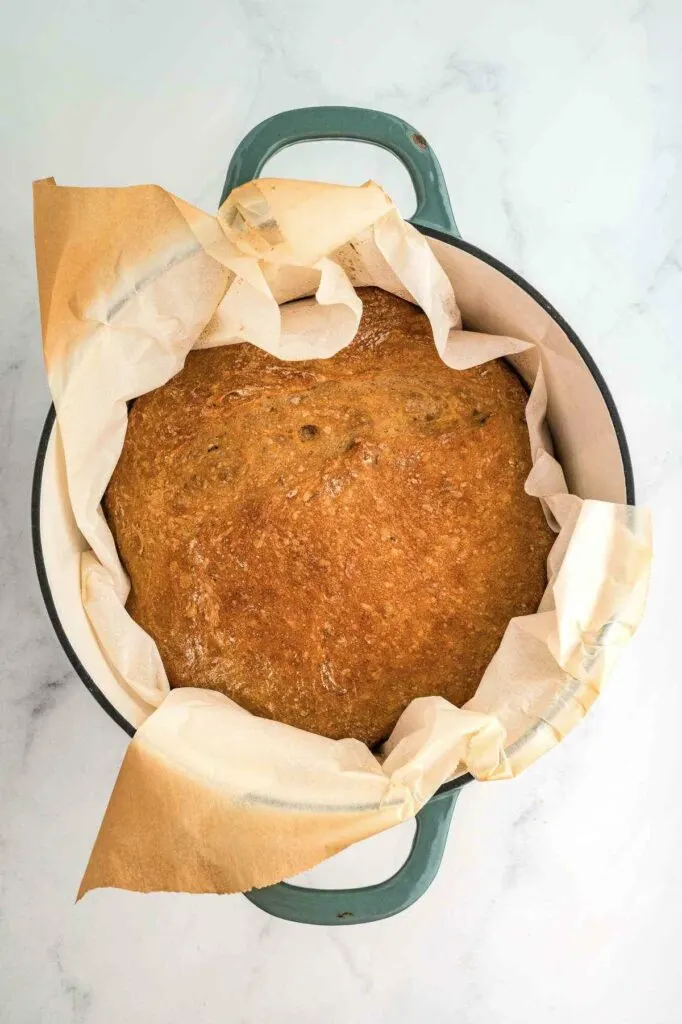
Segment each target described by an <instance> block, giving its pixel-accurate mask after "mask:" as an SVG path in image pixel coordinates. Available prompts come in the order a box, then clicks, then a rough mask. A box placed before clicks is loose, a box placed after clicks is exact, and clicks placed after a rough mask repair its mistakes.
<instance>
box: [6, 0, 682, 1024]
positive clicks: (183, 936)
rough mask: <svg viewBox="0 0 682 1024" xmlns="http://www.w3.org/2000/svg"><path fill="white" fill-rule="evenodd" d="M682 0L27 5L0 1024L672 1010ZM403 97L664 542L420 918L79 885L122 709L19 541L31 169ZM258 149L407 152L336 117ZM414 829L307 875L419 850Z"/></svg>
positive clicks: (360, 875) (295, 160)
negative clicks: (593, 374) (609, 672)
mask: <svg viewBox="0 0 682 1024" xmlns="http://www.w3.org/2000/svg"><path fill="white" fill-rule="evenodd" d="M681 47H682V5H680V2H679V0H646V2H641V0H574V2H573V3H571V4H570V5H569V4H558V3H553V2H552V3H543V2H540V0H514V2H513V3H510V2H509V0H489V2H488V3H486V4H472V3H470V2H465V0H448V2H445V0H421V2H420V3H419V4H407V3H396V2H395V0H392V2H389V0H376V2H374V3H367V0H345V2H344V3H343V4H330V3H319V2H318V3H312V2H309V0H293V2H291V3H287V4H275V3H271V2H268V0H224V2H222V3H220V2H217V0H195V2H194V3H192V4H188V5H178V4H176V5H171V6H170V7H169V6H168V4H165V3H161V0H149V2H148V3H145V4H135V3H132V2H130V0H122V2H119V3H117V4H115V5H113V4H111V3H109V2H107V0H72V2H71V3H69V4H68V5H55V4H48V3H47V2H46V0H24V2H22V3H21V4H14V5H11V10H10V9H9V8H8V11H7V13H6V14H5V17H4V19H3V31H2V33H1V38H0V49H1V51H2V54H1V56H2V59H1V61H0V68H2V72H1V73H2V75H3V76H4V79H5V95H6V97H7V99H6V102H5V103H3V104H2V109H0V146H1V148H2V152H3V154H5V160H4V161H3V179H2V188H1V190H0V203H1V204H2V216H1V217H0V297H1V303H0V309H1V310H2V316H1V317H0V637H1V640H0V651H1V656H2V671H1V672H0V692H1V695H2V704H1V707H2V714H1V715H0V862H1V870H2V876H1V888H0V1022H2V1024H70V1022H83V1024H120V1022H124V1021H132V1020H135V1021H141V1022H143V1024H181V1022H182V1024H184V1022H186V1021H192V1022H193V1024H209V1022H213V1021H215V1020H222V1019H224V1020H228V1021H230V1022H234V1024H238V1022H245V1024H255V1022H261V1021H276V1022H279V1021H282V1022H289V1021H291V1022H296V1024H307V1022H310V1024H313V1022H314V1024H319V1021H325V1022H326V1024H346V1022H348V1021H353V1022H354V1024H355V1022H357V1024H363V1022H368V1024H369V1022H372V1024H374V1022H376V1021H387V1022H388V1021H392V1020H400V1021H403V1022H405V1024H410V1022H412V1021H414V1022H416V1021H422V1020H425V1019H426V1020H429V1019H430V1020H433V1021H437V1022H438V1021H443V1022H445V1021H459V1022H461V1024H498V1022H503V1024H545V1022H546V1021H548V1020H550V1021H552V1022H553V1024H575V1022H576V1021H578V1020H581V1021H586V1022H589V1024H592V1022H595V1024H596V1022H600V1024H675V1022H677V1021H678V1020H679V1019H680V1015H681V1012H682V1011H681V1010H680V1005H681V1004H682V980H681V978H682V976H681V974H680V970H679V966H678V960H679V949H680V946H681V945H682V919H681V917H680V913H679V906H680V898H681V896H682V859H681V858H680V856H679V849H680V840H681V839H682V803H681V802H680V799H679V792H678V790H679V786H678V782H677V778H676V776H677V771H678V760H679V758H678V749H679V730H680V722H681V721H682V687H680V684H679V677H680V673H679V664H678V662H679V658H678V653H677V644H676V638H677V634H678V632H679V614H678V613H677V612H676V611H675V605H676V597H675V595H676V590H677V586H678V584H679V579H680V574H681V572H680V571H681V570H682V555H681V554H680V551H681V548H680V544H679V540H678V531H679V522H680V513H681V512H682V412H681V411H680V409H681V406H680V394H681V392H682V354H681V351H680V344H679V329H680V328H679V325H680V323H681V322H682V122H681V121H680V117H679V110H680V104H681V102H682V62H680V60H679V53H680V50H681ZM315 103H325V104H328V103H348V104H357V105H366V106H374V107H379V108H383V109H388V110H391V111H393V112H395V113H397V114H399V115H401V116H402V117H404V118H406V119H407V120H409V121H411V122H412V123H413V124H414V125H415V126H416V128H417V129H418V130H419V131H421V132H422V133H423V134H424V135H425V136H426V137H427V138H428V139H429V141H430V143H431V144H432V146H433V148H434V149H435V151H436V152H437V154H438V156H439V157H440V160H441V163H442V165H443V169H444V173H445V177H446V180H447V182H448V187H449V189H450V192H451V196H452V202H453V207H454V211H455V215H456V217H457V221H458V224H459V226H460V229H461V230H462V233H463V235H464V237H465V238H467V239H469V240H470V241H472V242H474V243H476V244H478V245H480V246H481V247H483V248H484V249H487V250H488V251H489V252H491V253H493V254H494V255H496V256H498V257H499V258H500V259H502V260H503V261H505V262H507V263H508V264H510V265H511V266H512V267H514V268H515V269H517V270H518V271H519V272H520V273H522V274H523V275H524V276H526V277H527V278H528V279H529V280H530V281H531V282H532V283H533V284H535V285H536V287H538V288H539V289H540V291H542V292H543V293H544V294H546V296H547V297H548V298H549V299H550V300H551V301H552V302H553V303H554V304H555V305H556V306H557V308H558V309H559V310H560V311H561V312H562V314H563V315H564V316H565V317H566V318H567V320H568V321H569V322H570V323H571V324H572V325H573V327H574V328H575V329H576V330H577V332H578V334H579V335H580V336H581V337H582V338H583V340H584V341H585V343H586V344H587V345H588V348H589V349H590V351H591V352H592V353H593V355H594V356H595V358H596V360H597V362H598V363H599V365H600V368H601V369H602V371H603V372H604V374H605V376H606V378H607V380H608V382H609V385H610V387H611V390H612V392H613V395H614V397H615V400H616V402H617V404H618V407H619V409H620V412H621V416H622V418H623V421H624V424H625V428H626V431H627V434H628V438H629V441H630V448H631V453H632V457H633V462H634V468H635V477H636V482H637V492H638V500H640V501H642V502H645V503H647V504H649V505H650V506H651V507H652V508H653V512H654V521H655V541H656V550H657V555H658V557H657V561H656V564H655V570H654V576H653V580H652V586H651V597H650V603H649V610H648V614H647V617H646V620H645V622H644V624H643V626H642V628H641V630H640V632H639V634H638V635H637V637H636V640H635V642H634V643H633V645H632V646H631V648H630V649H629V651H628V652H627V654H626V655H625V657H624V658H623V660H622V662H621V664H620V665H619V666H618V668H617V670H616V673H615V675H614V677H613V678H612V680H611V682H610V683H609V685H608V687H607V690H606V692H605V694H604V695H603V697H602V698H601V699H600V700H599V701H598V703H597V705H596V706H595V708H594V709H593V711H592V712H591V713H590V715H589V716H588V718H587V720H586V721H585V723H584V725H583V727H582V728H581V729H579V730H578V731H577V732H575V733H574V734H573V735H572V736H571V737H570V738H569V739H568V740H567V741H566V742H565V743H563V744H562V745H561V747H559V748H558V749H557V750H556V751H554V752H553V753H552V754H551V755H549V756H548V757H546V758H545V759H543V760H542V762H541V763H539V764H537V765H536V766H534V767H533V768H532V769H531V770H530V771H528V772H527V773H526V774H525V775H524V776H522V777H521V778H520V779H518V780H516V781H514V782H513V783H508V784H507V783H499V784H489V785H472V786H469V787H467V789H466V790H465V791H464V792H463V793H462V795H461V797H460V799H459V802H458V805H457V809H456V812H455V816H454V819H453V825H452V831H451V835H450V839H449V842H448V846H447V850H446V853H445V858H444V861H443V865H442V868H441V871H440V873H439V875H438V877H437V879H436V881H435V882H434V884H433V886H432V887H431V889H430V890H429V892H428V893H427V894H426V896H425V897H424V898H423V899H422V900H421V901H420V902H419V903H417V904H415V906H414V907H412V908H411V909H410V910H409V911H407V912H406V913H404V914H402V915H400V916H398V917H396V918H393V919H391V920H388V921H384V922H381V923H378V924H376V925H372V926H367V927H365V928H345V929H315V928H310V927H304V926H298V925H291V924H287V923H285V922H282V921H279V920H275V919H271V918H268V917H266V916H264V915H263V914H262V913H261V912H260V911H258V910H257V909H256V908H255V907H253V906H252V905H251V904H249V903H248V902H247V901H246V900H245V899H243V898H242V897H228V898H221V897H215V896H205V897H189V896H168V895H158V894H156V895H150V896H137V895H134V894H129V893H116V892H97V893H93V894H90V895H89V896H88V897H87V898H86V899H85V900H83V901H82V902H81V903H80V904H79V905H78V906H76V905H75V904H74V897H75V893H76V890H77V886H78V882H79V880H80V875H81V872H82V870H83V867H84V865H85V862H86V859H87V855H88V852H89V850H90V847H91V845H92V842H93V840H94V837H95V834H96V831H97V828H98V825H99V821H100V819H101V815H102V811H103V808H104V806H105V804H106V800H107V798H108V795H109V792H110V790H111V786H112V784H113V780H114V778H115V775H116V771H117V769H118V766H119V764H120V761H121V758H122V757H123V753H124V750H125V747H126V743H127V738H126V736H125V735H124V734H123V733H122V731H121V730H120V729H118V728H117V727H116V726H115V725H114V724H113V723H112V722H111V721H110V720H109V719H108V718H107V717H106V715H105V714H104V712H103V711H102V710H101V708H100V707H99V706H98V705H97V704H96V703H95V701H94V700H93V699H92V697H91V696H90V695H89V694H88V693H87V691H86V690H85V688H84V687H83V685H82V683H81V682H80V680H79V679H78V678H77V677H76V675H75V673H74V672H73V671H72V670H71V668H70V666H69V664H68V661H67V659H66V657H65V655H64V653H63V652H62V650H61V648H60V646H59V643H58V641H57V639H56V637H55V635H54V633H53V630H52V627H51V625H50V623H49V620H48V618H47V614H46V612H45V610H44V607H43V604H42V599H41V597H40V593H39V590H38V585H37V580H36V577H35V572H34V569H33V560H32V552H31V536H30V518H29V504H30V485H31V474H32V468H33V461H34V457H35V452H36V448H37V444H38V437H39V434H40V429H41V426H42V422H43V420H44V417H45V414H46V412H47V408H48V405H49V395H48V391H47V387H46V384H45V378H44V372H43V367H42V356H41V351H40V342H39V338H40V325H39V315H38V307H37V298H36V287H35V270H34V257H33V247H32V212H31V192H30V183H31V181H32V180H33V179H35V178H40V177H46V176H48V175H54V176H55V177H56V179H57V181H59V182H61V183H68V184H73V185H90V184H99V185H123V184H129V183H138V182H144V181H152V182H158V183H159V184H162V185H164V186H165V187H166V188H167V189H169V190H171V191H173V192H175V193H176V194H178V195H180V196H182V197H183V198H185V199H187V200H188V201H190V202H193V203H196V204H197V205H199V206H202V207H204V208H205V209H209V210H210V209H213V208H214V207H215V204H216V202H217V199H218V196H219V195H220V190H221V186H222V182H223V179H224V174H225V170H226V167H227V164H228V162H229V158H230V156H231V153H232V152H233V150H234V147H235V145H236V143H237V142H238V141H239V139H240V138H241V137H242V136H243V135H244V134H245V132H246V131H247V130H248V129H249V128H250V127H251V126H252V125H253V124H255V123H256V122H257V121H259V120H261V119H262V118H264V117H266V116H268V115H269V114H272V113H275V112H276V111H278V110H282V109H286V108H290V107H296V106H303V105H309V104H315ZM268 173H273V174H288V175H292V176H302V177H306V176H307V177H315V176H317V177H322V178H327V179H336V180H340V181H347V182H359V181H363V180H365V179H366V178H368V177H375V178H376V179H377V180H379V181H381V182H382V183H383V184H384V185H385V186H386V187H387V188H388V190H389V191H391V192H392V193H393V194H394V195H395V197H396V200H397V201H398V203H399V205H400V206H401V209H403V211H404V212H406V213H409V212H410V210H411V209H412V208H413V205H414V200H413V196H412V194H411V188H410V185H409V179H408V178H407V176H406V174H405V173H404V171H403V170H402V169H400V168H399V167H398V166H397V165H396V164H395V162H394V161H393V159H392V158H391V157H390V156H389V155H388V154H385V153H383V152H380V151H375V150H373V149H370V148H368V147H361V146H357V145H356V146H352V145H347V146H345V147H344V146H342V145H341V144H334V143H329V144H321V145H318V146H316V147H312V146H307V147H300V148H297V149H292V150H289V151H287V152H285V153H282V154H280V155H279V156H277V157H276V158H275V159H274V160H273V162H272V164H271V165H270V167H269V168H268ZM412 827H413V826H411V825H410V824H407V825H404V826H400V827H398V828H396V829H394V830H391V831H390V832H388V833H385V834H383V835H381V836H377V837H374V838H373V839H372V840H369V841H367V842H366V843H363V844H361V845H360V846H358V847H356V848H354V849H352V850H349V851H345V852H344V853H343V854H341V855H339V857H337V858H335V859H334V860H333V861H330V862H327V863H326V864H323V865H321V866H320V867H318V868H316V869H315V870H314V871H312V872H308V874H307V876H306V877H305V878H304V881H305V882H306V884H319V885H330V884H331V885H344V884H347V885H363V884H369V883H371V882H373V881H377V880H378V879H379V878H381V877H386V876H387V875H388V874H390V873H391V872H392V871H394V870H395V869H396V868H397V867H398V865H399V864H400V863H401V860H402V858H403V857H404V856H405V853H406V851H407V849H408V847H409V842H410V837H411V834H412Z"/></svg>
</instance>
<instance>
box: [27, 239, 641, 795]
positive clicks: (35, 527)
mask: <svg viewBox="0 0 682 1024" xmlns="http://www.w3.org/2000/svg"><path fill="white" fill-rule="evenodd" d="M415 226H416V227H418V228H419V231H421V233H422V234H425V235H428V236H429V237H430V238H435V239H437V240H438V241H440V242H445V243H446V244H447V245H452V246H454V247H455V248H457V249H462V250H464V252H467V253H469V254H470V255H472V256H475V257H476V258H477V259H480V260H482V261H483V262H484V263H487V264H488V265H489V266H491V267H493V269H495V270H498V271H499V272H500V273H502V274H504V275H505V277H508V278H509V279H510V280H511V281H513V282H514V284H516V285H518V286H519V288H522V289H523V291H525V292H526V294H527V295H529V296H530V297H531V298H532V299H534V300H535V301H536V302H537V303H538V304H539V305H540V306H541V307H542V308H543V309H544V310H545V312H546V313H548V314H549V316H551V317H552V319H553V320H554V321H555V323H556V324H557V325H558V326H559V327H560V328H561V330H562V331H563V332H564V334H565V335H566V337H567V338H568V340H569V341H570V342H571V344H572V345H573V346H574V348H576V349H577V350H578V352H579V354H580V356H581V357H582V359H583V361H584V363H585V365H586V366H587V369H588V370H589V371H590V373H591V375H592V377H593V379H594V382H595V384H596V385H597V387H598V388H599V391H600V394H601V396H602V398H603V399H604V404H605V405H606V408H607V409H608V412H609V416H610V418H611V422H612V424H613V429H614V431H615V434H616V440H617V441H618V448H619V450H620V457H621V460H622V463H623V476H624V478H625V497H626V502H627V504H628V505H634V504H635V481H634V476H633V472H632V461H631V458H630V451H629V448H628V443H627V439H626V437H625V430H624V429H623V424H622V422H621V419H620V415H619V413H618V409H617V407H616V403H615V402H614V400H613V396H612V395H611V392H610V391H609V388H608V385H607V383H606V381H605V380H604V377H603V376H602V374H601V372H600V370H599V368H598V366H597V364H596V363H595V361H594V359H593V358H592V356H591V355H590V353H589V352H588V350H587V349H586V347H585V345H584V344H583V342H582V341H581V340H580V338H579V337H578V335H577V334H576V333H575V331H574V330H573V328H572V327H571V326H570V324H568V323H567V322H566V321H565V320H564V318H563V317H562V316H561V314H560V313H559V312H558V311H557V310H556V309H555V308H554V306H553V305H552V304H551V303H550V302H548V300H547V299H546V298H545V297H544V295H542V294H541V293H540V292H539V291H538V290H537V289H536V288H534V287H533V285H531V284H529V283H528V282H527V281H526V280H525V279H524V278H523V277H521V275H520V274H517V273H516V271H514V270H512V269H511V268H510V267H508V266H507V265H506V264H505V263H502V262H501V261H500V260H498V259H496V258H495V257H494V256H491V255H490V254H489V253H487V252H485V250H483V249H479V248H478V246H476V245H472V244H471V242H465V241H463V240H462V239H461V238H457V237H456V236H455V235H451V234H448V233H447V232H445V231H436V230H435V229H433V228H425V227H421V226H420V225H415ZM55 419H56V412H55V407H54V404H52V405H50V408H49V410H48V413H47V418H46V419H45V424H44V426H43V429H42V433H41V435H40V441H39V443H38V451H37V453H36V461H35V466H34V470H33V483H32V487H31V537H32V541H33V557H34V560H35V565H36V572H37V574H38V583H39V586H40V591H41V594H42V596H43V601H44V602H45V607H46V609H47V614H48V616H49V619H50V622H51V623H52V627H53V629H54V631H55V633H56V634H57V639H58V640H59V642H60V644H61V645H62V648H63V649H64V652H65V654H66V656H67V658H68V659H69V661H70V662H71V665H72V667H73V669H74V671H75V672H76V674H77V675H78V676H79V678H80V679H81V681H82V682H83V683H84V685H85V687H86V689H88V690H89V691H90V693H91V694H92V696H93V697H94V698H95V700H96V701H97V703H98V704H99V705H100V706H101V707H102V708H103V709H104V710H105V711H106V713H107V714H108V715H109V717H110V718H112V719H113V721H114V722H116V724H117V725H119V726H120V727H121V728H122V729H123V730H124V731H125V732H126V733H128V735H129V736H134V735H135V732H136V730H135V728H134V726H132V725H131V724H130V722H128V721H127V719H125V718H124V717H123V715H122V714H121V713H120V712H119V711H117V709H116V708H115V707H114V705H113V704H112V703H111V702H110V701H109V700H108V699H107V698H106V697H105V696H104V694H103V693H102V691H101V690H100V688H99V687H98V686H97V684H96V683H95V681H94V679H93V678H92V676H91V675H90V674H89V673H88V672H87V671H86V669H85V667H84V665H83V663H82V662H81V660H80V658H79V657H78V655H77V653H76V651H75V650H74V648H73V646H72V644H71V641H70V640H69V638H68V636H67V634H66V631H65V629H64V627H63V626H62V623H61V619H60V618H59V614H58V613H57V608H56V606H55V603H54V599H53V597H52V590H51V588H50V582H49V580H48V577H47V570H46V568H45V559H44V556H43V545H42V538H41V534H40V498H41V492H42V481H43V468H44V465H45V456H46V453H47V447H48V444H49V441H50V437H51V436H52V428H53V427H54V423H55ZM472 781H473V776H471V775H469V774H466V775H462V776H460V777H459V778H457V779H454V780H453V781H451V782H446V783H445V784H444V785H443V786H441V787H440V788H439V789H438V790H436V792H435V793H434V796H433V797H431V799H432V800H433V799H434V798H435V797H439V796H441V795H444V794H445V793H448V792H450V791H451V790H453V789H459V788H460V787H461V786H463V785H466V784H467V783H469V782H472Z"/></svg>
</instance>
